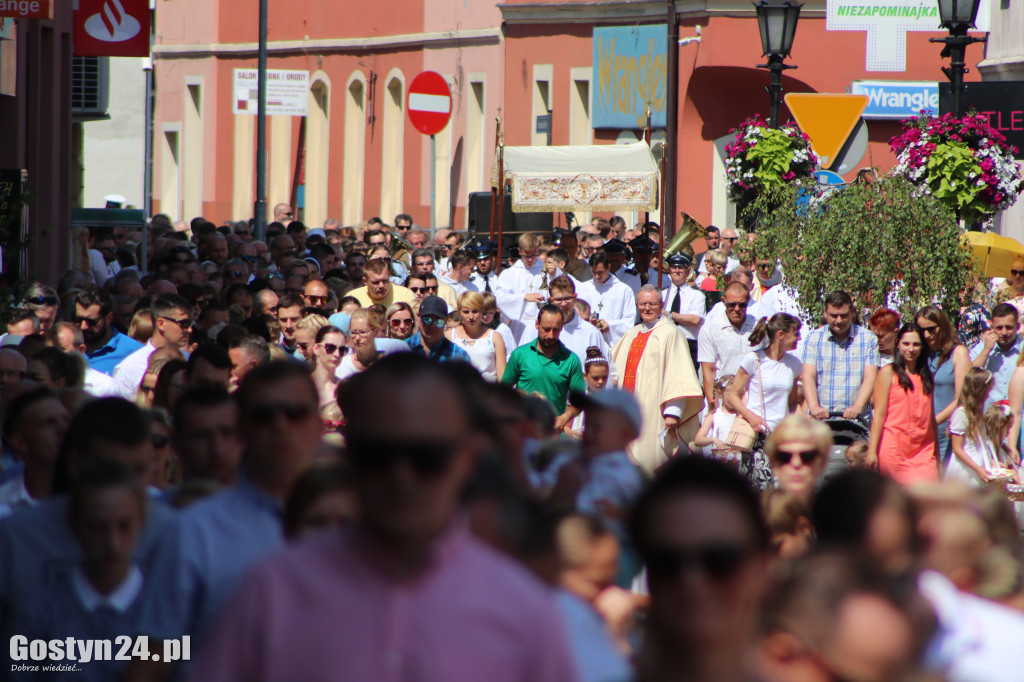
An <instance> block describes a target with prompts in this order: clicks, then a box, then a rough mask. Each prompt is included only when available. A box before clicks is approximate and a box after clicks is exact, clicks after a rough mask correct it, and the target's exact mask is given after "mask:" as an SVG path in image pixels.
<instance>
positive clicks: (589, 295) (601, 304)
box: [576, 251, 636, 346]
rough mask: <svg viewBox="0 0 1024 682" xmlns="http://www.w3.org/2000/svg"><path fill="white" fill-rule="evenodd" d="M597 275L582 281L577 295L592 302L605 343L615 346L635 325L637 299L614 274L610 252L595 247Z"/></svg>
mask: <svg viewBox="0 0 1024 682" xmlns="http://www.w3.org/2000/svg"><path fill="white" fill-rule="evenodd" d="M590 271H591V272H592V273H593V274H594V278H593V279H591V280H590V281H588V282H581V283H580V285H579V286H578V287H577V288H576V295H577V296H579V297H580V298H581V299H583V300H584V301H586V302H587V303H589V304H590V312H591V315H592V316H593V317H594V318H595V320H596V323H597V329H598V331H600V332H601V333H602V334H603V335H604V340H605V343H607V344H608V345H609V346H614V345H615V343H616V342H617V341H618V340H619V339H621V338H622V335H623V334H625V333H626V332H627V331H629V330H630V329H631V328H632V327H633V323H634V321H635V320H636V299H635V298H634V296H633V290H632V289H630V288H629V287H628V286H626V285H625V284H623V283H622V282H620V281H619V279H618V278H617V277H616V276H615V275H613V274H612V271H611V267H610V263H609V260H608V254H606V253H605V252H604V251H596V252H594V254H593V255H592V256H591V257H590Z"/></svg>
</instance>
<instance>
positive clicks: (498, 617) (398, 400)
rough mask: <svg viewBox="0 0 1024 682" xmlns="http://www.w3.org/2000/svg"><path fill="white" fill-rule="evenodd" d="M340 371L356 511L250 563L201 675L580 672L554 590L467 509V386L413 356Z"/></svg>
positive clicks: (550, 680) (549, 676) (555, 680)
mask: <svg viewBox="0 0 1024 682" xmlns="http://www.w3.org/2000/svg"><path fill="white" fill-rule="evenodd" d="M349 382H350V383H349V384H348V387H349V389H350V390H346V391H344V392H342V394H341V395H339V405H340V407H341V409H342V412H343V413H344V415H345V427H344V433H345V441H346V445H347V449H348V456H349V461H350V462H351V464H352V472H351V473H352V476H353V482H354V486H355V490H356V495H357V496H358V498H359V507H360V512H361V516H360V518H359V519H358V520H357V521H356V522H355V524H354V527H352V528H346V529H342V530H340V531H337V532H332V533H331V534H330V535H329V536H324V537H323V538H322V539H321V540H319V541H315V542H303V543H300V544H298V545H294V546H293V547H292V548H290V549H288V550H286V552H285V553H284V554H282V555H280V556H279V557H276V558H271V559H269V560H268V561H267V562H264V563H263V564H261V565H260V566H258V567H256V568H255V569H254V570H253V572H252V573H250V575H249V576H248V577H247V578H246V580H245V583H244V584H243V585H242V587H241V588H240V589H239V591H238V592H237V594H236V595H235V597H234V598H233V599H232V602H231V604H230V605H229V606H228V607H227V608H226V610H225V612H224V614H223V617H222V618H221V619H220V621H219V623H218V627H217V629H216V631H215V632H214V634H213V637H212V639H211V641H210V643H209V645H208V646H207V647H205V651H204V652H203V653H202V654H200V656H199V660H198V661H197V664H196V666H195V670H194V675H195V679H203V680H221V681H224V682H236V681H237V682H241V681H242V680H245V681H247V682H260V681H262V680H268V681H269V680H279V679H295V678H296V674H298V675H299V677H301V678H303V679H325V678H327V677H333V678H337V679H346V680H376V679H383V678H386V677H389V675H387V674H385V669H386V668H387V669H392V670H394V671H396V672H397V673H398V675H399V677H400V678H402V679H409V680H414V679H423V680H427V679H442V678H443V679H445V680H449V681H451V682H462V681H464V680H465V681H468V680H473V681H478V680H493V679H495V677H496V672H495V671H500V674H499V675H497V676H498V677H500V678H501V679H502V680H510V681H513V680H514V681H516V682H526V681H528V680H529V681H530V682H565V681H566V680H574V679H577V676H576V674H575V670H574V669H573V663H572V659H571V657H570V654H569V649H568V646H567V642H566V636H565V634H564V632H565V627H564V624H562V621H561V618H560V617H559V616H558V615H557V609H556V607H555V603H554V600H553V599H552V597H551V595H550V594H549V593H547V592H545V589H544V588H543V587H541V585H540V584H539V583H538V582H537V581H536V580H535V579H533V578H531V577H529V576H527V575H526V573H525V572H524V571H523V570H522V567H520V566H516V565H514V563H513V562H512V560H511V559H509V558H507V557H505V556H503V555H501V554H499V553H497V552H494V551H493V550H491V549H488V548H485V547H484V546H483V545H482V544H481V541H480V540H478V539H476V538H475V537H474V536H473V534H472V533H471V532H470V531H469V527H468V524H467V523H465V519H463V518H461V513H460V506H461V505H460V495H461V493H462V491H463V489H464V488H465V486H466V484H467V482H468V481H469V478H470V476H471V474H472V472H473V471H474V468H475V466H474V465H475V463H476V461H477V458H478V457H479V456H480V454H481V450H482V443H481V441H480V438H479V436H478V435H477V434H476V433H475V431H474V429H473V428H472V426H471V423H470V420H469V415H470V414H471V413H472V408H471V404H470V398H469V396H468V395H467V391H466V388H465V387H464V386H463V385H462V384H461V383H460V382H459V380H458V379H456V378H455V377H454V376H453V375H452V374H450V373H449V372H448V371H446V370H445V366H444V365H438V364H436V363H433V362H428V361H426V360H424V359H423V358H419V357H416V356H414V355H413V354H411V353H396V354H394V355H390V356H388V357H386V358H383V359H382V360H380V361H378V362H377V363H375V364H374V365H373V366H372V367H370V368H369V369H367V370H366V371H365V372H361V373H359V374H356V375H355V376H353V377H352V378H351V379H350V380H349ZM424 396H429V399H428V400H424V399H423V397H424ZM396 424H401V429H396V428H395V425H396ZM274 595H277V596H279V597H280V598H267V597H268V596H271V597H273V596H274ZM396 600H397V601H396ZM388 604H400V605H401V607H400V608H397V609H394V608H387V607H386V605H388ZM410 617H411V618H412V620H409V618H410ZM410 627H411V628H412V629H409V628H410ZM424 628H425V629H424ZM381 633H399V636H398V637H391V638H389V637H382V636H381ZM193 641H194V640H193ZM254 647H256V649H254ZM255 650H259V656H258V657H254V656H253V655H252V652H253V651H255ZM194 651H195V646H194V645H193V652H194ZM193 657H195V654H193ZM389 661H390V663H389Z"/></svg>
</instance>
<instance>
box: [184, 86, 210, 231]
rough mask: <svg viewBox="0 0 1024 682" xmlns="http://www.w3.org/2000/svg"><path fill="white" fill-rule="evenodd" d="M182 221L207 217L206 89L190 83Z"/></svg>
mask: <svg viewBox="0 0 1024 682" xmlns="http://www.w3.org/2000/svg"><path fill="white" fill-rule="evenodd" d="M181 137H182V145H183V146H184V149H183V152H184V153H183V154H182V164H181V170H182V173H181V184H182V192H181V201H182V207H181V219H182V220H186V221H188V220H192V219H193V218H195V217H197V216H201V215H202V214H203V165H204V161H205V156H204V153H203V86H202V83H186V85H185V111H184V116H183V118H182V122H181Z"/></svg>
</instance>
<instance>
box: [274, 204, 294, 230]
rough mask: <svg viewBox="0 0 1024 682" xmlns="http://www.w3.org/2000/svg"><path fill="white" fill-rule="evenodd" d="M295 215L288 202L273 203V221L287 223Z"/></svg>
mask: <svg viewBox="0 0 1024 682" xmlns="http://www.w3.org/2000/svg"><path fill="white" fill-rule="evenodd" d="M294 217H295V211H293V210H292V207H291V206H289V205H288V204H283V203H282V204H275V205H274V221H273V222H275V223H281V224H282V225H287V224H288V223H290V222H291V221H292V218H294Z"/></svg>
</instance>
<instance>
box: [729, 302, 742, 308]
mask: <svg viewBox="0 0 1024 682" xmlns="http://www.w3.org/2000/svg"><path fill="white" fill-rule="evenodd" d="M725 307H726V308H746V307H747V302H746V301H740V302H738V303H726V304H725Z"/></svg>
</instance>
